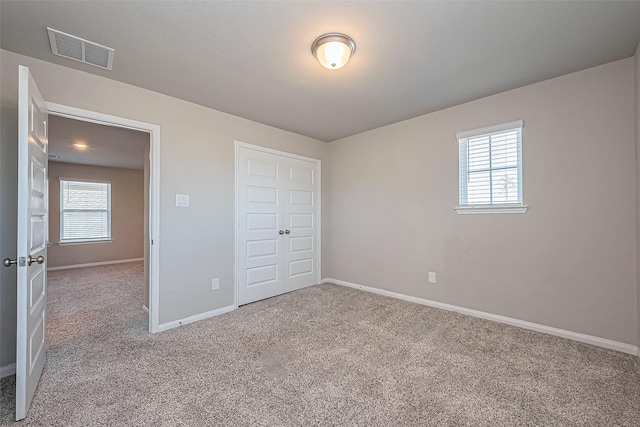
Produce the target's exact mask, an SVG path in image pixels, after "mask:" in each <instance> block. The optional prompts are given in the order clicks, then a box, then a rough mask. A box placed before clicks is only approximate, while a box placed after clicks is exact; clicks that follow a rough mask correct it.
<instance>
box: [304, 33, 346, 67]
mask: <svg viewBox="0 0 640 427" xmlns="http://www.w3.org/2000/svg"><path fill="white" fill-rule="evenodd" d="M355 51H356V42H354V41H353V39H352V38H351V37H349V36H347V35H346V34H341V33H328V34H323V35H321V36H320V37H318V38H317V39H315V40H314V42H313V43H312V44H311V53H313V56H315V57H316V59H317V60H318V62H320V65H322V66H323V67H324V68H328V69H330V70H337V69H338V68H342V67H344V66H345V65H346V64H347V62H348V61H349V58H351V55H353V54H354V52H355Z"/></svg>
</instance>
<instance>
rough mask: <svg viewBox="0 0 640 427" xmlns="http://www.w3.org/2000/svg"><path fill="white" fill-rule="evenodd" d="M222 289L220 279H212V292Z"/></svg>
mask: <svg viewBox="0 0 640 427" xmlns="http://www.w3.org/2000/svg"><path fill="white" fill-rule="evenodd" d="M216 289H220V279H211V290H212V291H215V290H216Z"/></svg>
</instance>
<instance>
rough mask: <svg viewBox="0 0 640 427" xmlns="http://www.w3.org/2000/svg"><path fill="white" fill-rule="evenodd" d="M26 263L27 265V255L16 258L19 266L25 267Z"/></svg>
mask: <svg viewBox="0 0 640 427" xmlns="http://www.w3.org/2000/svg"><path fill="white" fill-rule="evenodd" d="M26 265H27V257H25V256H21V257H20V258H18V266H19V267H25V266H26Z"/></svg>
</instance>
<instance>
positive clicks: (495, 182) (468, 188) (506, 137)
mask: <svg viewBox="0 0 640 427" xmlns="http://www.w3.org/2000/svg"><path fill="white" fill-rule="evenodd" d="M522 125H523V123H522V121H516V122H510V123H505V124H502V125H496V126H490V127H487V128H482V129H477V130H473V131H467V132H461V133H458V135H457V137H458V143H459V150H460V151H459V155H460V193H459V197H460V198H459V206H458V207H457V208H456V211H458V213H524V212H526V210H527V207H526V206H524V205H523V204H522Z"/></svg>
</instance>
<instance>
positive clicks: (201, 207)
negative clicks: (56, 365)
mask: <svg viewBox="0 0 640 427" xmlns="http://www.w3.org/2000/svg"><path fill="white" fill-rule="evenodd" d="M18 65H26V66H28V67H29V68H30V69H31V72H32V74H33V75H34V77H35V79H36V81H37V82H38V85H39V87H40V90H41V92H42V95H43V96H44V98H45V99H46V100H47V101H50V102H55V103H59V104H64V105H70V106H73V107H78V108H84V109H87V110H91V111H97V112H101V113H106V114H112V115H115V116H120V117H126V118H129V119H133V120H140V121H143V122H148V123H153V124H157V125H159V126H160V127H161V131H160V137H161V142H160V144H161V155H160V156H161V160H160V191H161V194H160V224H161V225H160V263H159V264H160V322H161V323H165V322H170V321H173V320H177V319H182V318H184V317H188V316H191V315H195V314H199V313H204V312H207V311H210V310H215V309H218V308H222V307H226V306H229V305H232V304H233V260H234V252H233V251H234V250H233V247H234V140H240V141H243V142H247V143H252V144H256V145H262V146H265V147H269V148H273V149H277V150H283V151H287V152H291V153H294V154H299V155H303V156H308V157H313V158H317V159H320V160H325V159H326V153H327V151H328V148H329V147H328V145H327V144H325V143H323V142H320V141H317V140H314V139H311V138H307V137H303V136H300V135H296V134H293V133H290V132H286V131H283V130H279V129H276V128H273V127H270V126H266V125H263V124H260V123H256V122H252V121H249V120H246V119H242V118H240V117H236V116H232V115H230V114H226V113H222V112H219V111H215V110H212V109H209V108H205V107H202V106H199V105H195V104H192V103H189V102H186V101H182V100H179V99H176V98H172V97H169V96H166V95H161V94H159V93H155V92H151V91H148V90H145V89H141V88H138V87H135V86H131V85H127V84H123V83H119V82H116V81H113V80H109V79H106V78H103V77H99V76H95V75H91V74H87V73H84V72H81V71H77V70H72V69H69V68H65V67H61V66H58V65H54V64H51V63H48V62H44V61H40V60H37V59H34V58H30V57H27V56H22V55H18V54H15V53H12V52H8V51H0V72H1V86H0V92H1V96H2V97H1V100H2V103H3V106H5V105H6V106H7V108H8V109H9V110H10V112H9V116H10V118H11V119H12V120H10V121H9V123H8V124H9V126H8V127H9V129H6V130H5V122H4V121H3V125H2V126H3V131H2V132H3V134H2V137H3V138H2V141H0V144H1V145H2V147H3V148H2V150H3V151H2V152H3V160H2V162H3V164H4V163H5V162H6V163H7V164H8V165H9V169H7V172H6V174H5V168H4V167H3V169H2V172H1V173H2V176H1V177H0V178H1V179H0V181H2V188H5V187H6V188H7V189H8V190H7V191H5V190H3V193H2V194H1V195H0V200H2V202H3V204H2V211H3V212H4V211H5V206H7V210H8V212H6V214H4V213H3V219H2V223H0V229H2V230H3V231H2V232H3V234H2V240H3V245H4V244H5V243H4V242H5V236H6V239H7V240H6V242H7V243H6V244H7V245H8V246H10V247H12V246H13V245H15V236H14V235H12V233H14V232H13V231H12V230H13V229H14V228H15V225H14V224H15V221H14V219H15V213H14V212H13V210H14V209H15V206H14V203H15V195H12V194H10V191H12V190H11V189H12V188H13V187H14V186H15V185H16V178H15V173H14V172H13V171H12V170H11V169H10V168H11V167H13V166H12V165H15V162H16V158H17V156H16V154H15V153H16V152H15V144H16V138H15V137H13V135H15V129H13V127H14V126H15V125H16V123H17V120H16V117H17V115H16V113H15V111H14V110H15V108H16V102H17V93H18V90H17V82H18ZM5 134H6V135H7V136H6V137H5ZM5 152H7V153H8V157H7V159H6V161H5V160H4V153H5ZM176 194H189V195H190V196H191V199H190V202H191V207H189V208H186V209H185V208H176V207H175V195H176ZM323 196H324V194H323ZM5 200H6V201H7V202H6V203H5ZM326 206H327V203H326V202H325V201H323V210H324V209H325V208H326ZM4 215H6V217H5V216H4ZM5 219H6V221H5ZM325 233H326V229H325V228H324V227H323V235H324V234H325ZM323 238H324V236H323ZM14 252H15V249H14ZM14 255H15V253H14ZM2 256H5V255H4V253H3V255H2ZM7 270H9V269H7ZM14 270H15V269H14ZM12 274H15V273H8V274H6V275H5V273H3V276H2V283H0V285H1V288H2V289H3V292H5V291H4V290H5V289H11V290H10V291H8V294H9V295H8V296H7V301H6V302H5V299H4V294H3V300H2V313H0V320H1V322H2V330H3V331H5V330H7V331H9V333H8V334H7V335H6V337H5V338H4V339H5V340H6V343H4V342H3V344H2V345H3V348H2V352H3V354H2V360H4V361H5V362H4V363H3V364H7V363H10V361H12V360H13V354H14V353H13V351H14V349H13V347H12V346H13V343H12V342H11V341H12V340H13V339H14V334H13V333H12V331H15V321H14V317H15V310H14V309H13V307H14V304H15V294H14V293H12V292H13V290H12V289H13V287H14V286H15V278H14V276H12ZM214 277H218V278H220V289H219V290H217V291H212V290H211V279H212V278H214ZM5 325H7V326H6V327H5ZM3 333H4V332H3ZM5 346H6V348H7V349H8V350H7V353H6V354H5V350H4V348H5Z"/></svg>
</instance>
